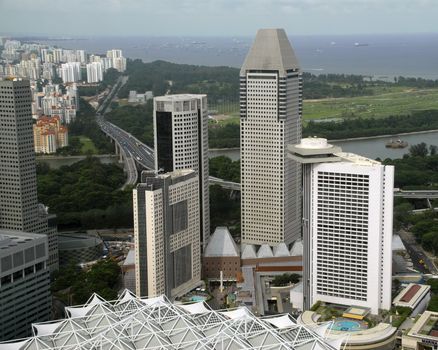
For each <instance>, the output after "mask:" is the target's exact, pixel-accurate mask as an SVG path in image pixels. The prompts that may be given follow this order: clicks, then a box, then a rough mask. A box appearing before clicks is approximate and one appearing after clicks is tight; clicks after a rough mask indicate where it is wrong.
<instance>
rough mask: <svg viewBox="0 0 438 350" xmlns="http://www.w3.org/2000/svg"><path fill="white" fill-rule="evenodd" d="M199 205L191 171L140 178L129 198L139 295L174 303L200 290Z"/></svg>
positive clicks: (197, 185)
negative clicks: (165, 296)
mask: <svg viewBox="0 0 438 350" xmlns="http://www.w3.org/2000/svg"><path fill="white" fill-rule="evenodd" d="M199 200H200V198H199V181H198V176H197V173H196V172H194V171H193V170H176V171H174V172H171V173H167V174H162V175H161V174H160V175H156V174H155V173H154V172H143V173H142V178H141V183H139V184H138V185H137V187H136V188H135V189H134V195H133V201H134V235H135V259H136V261H135V275H136V278H135V280H136V291H137V294H139V295H149V296H154V295H160V294H166V295H167V296H168V297H169V298H172V299H174V298H176V297H178V296H182V295H184V294H186V293H187V292H189V291H190V290H192V289H193V288H196V287H197V286H198V285H199V282H200V280H201V246H200V234H199V232H200V210H199V203H200V202H199Z"/></svg>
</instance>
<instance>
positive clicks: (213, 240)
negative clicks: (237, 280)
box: [204, 226, 240, 257]
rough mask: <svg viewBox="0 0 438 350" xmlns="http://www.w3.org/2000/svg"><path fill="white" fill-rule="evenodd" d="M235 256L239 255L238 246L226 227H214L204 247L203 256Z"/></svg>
mask: <svg viewBox="0 0 438 350" xmlns="http://www.w3.org/2000/svg"><path fill="white" fill-rule="evenodd" d="M215 256H237V257H240V254H239V248H237V245H236V243H235V242H234V240H233V237H231V234H230V231H228V228H227V227H222V226H220V227H216V230H215V231H214V233H213V234H212V235H211V237H210V240H209V241H208V244H207V246H206V247H205V251H204V257H215Z"/></svg>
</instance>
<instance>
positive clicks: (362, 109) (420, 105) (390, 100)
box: [217, 86, 438, 124]
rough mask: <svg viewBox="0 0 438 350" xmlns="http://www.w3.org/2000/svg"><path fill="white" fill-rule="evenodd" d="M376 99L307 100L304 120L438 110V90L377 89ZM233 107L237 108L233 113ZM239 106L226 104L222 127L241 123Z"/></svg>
mask: <svg viewBox="0 0 438 350" xmlns="http://www.w3.org/2000/svg"><path fill="white" fill-rule="evenodd" d="M373 91H374V95H371V96H360V97H345V98H326V99H321V100H304V103H303V118H304V120H315V119H316V120H317V119H332V118H334V119H339V118H342V119H344V118H357V117H362V118H371V117H375V118H385V117H388V116H390V115H406V114H408V113H410V112H412V111H414V110H422V109H438V88H437V89H423V90H419V89H410V88H406V87H400V86H393V87H375V88H373ZM230 107H234V109H233V108H231V109H230ZM238 108H239V106H238V105H237V104H235V105H232V104H227V106H226V107H225V106H224V108H220V107H219V108H217V110H218V111H220V112H222V113H223V114H226V115H228V116H229V117H228V118H223V117H221V118H219V123H220V124H229V123H232V124H236V123H238V122H239V111H238Z"/></svg>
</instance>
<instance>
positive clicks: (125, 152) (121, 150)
mask: <svg viewBox="0 0 438 350" xmlns="http://www.w3.org/2000/svg"><path fill="white" fill-rule="evenodd" d="M127 80H128V78H127V77H120V78H119V79H118V81H117V83H116V84H114V86H113V88H112V90H111V91H110V93H109V94H108V95H107V97H106V98H105V100H104V102H103V103H102V104H101V105H100V107H99V109H98V110H97V114H96V121H97V124H98V125H99V126H100V128H101V130H102V131H103V132H104V133H105V134H106V135H107V136H108V137H110V138H111V139H112V140H113V141H114V143H115V145H116V154H118V155H119V157H120V161H121V162H124V164H125V166H124V168H125V171H126V172H127V179H126V182H125V184H124V187H126V186H129V185H135V184H136V183H137V182H138V173H139V171H140V170H142V169H155V160H154V149H153V148H151V147H149V146H147V145H145V144H144V143H142V142H141V141H140V140H138V139H137V138H136V137H134V136H133V135H131V134H130V133H128V132H126V131H125V130H123V129H121V128H119V127H118V126H117V125H115V124H113V123H110V122H109V121H107V120H106V119H105V118H104V117H103V114H104V113H105V112H106V110H107V109H108V107H109V105H110V103H111V101H112V100H113V99H114V98H115V97H116V94H117V92H118V91H119V90H120V88H121V87H122V86H123V85H124V84H125V83H126V82H127ZM209 182H210V184H211V185H219V186H221V187H222V188H225V189H229V190H233V191H240V190H241V186H240V183H238V182H232V181H226V180H223V179H219V178H217V177H214V176H210V177H209ZM394 196H395V197H402V198H410V199H427V200H428V203H429V205H430V199H436V198H438V190H406V191H405V190H400V189H398V188H396V189H394Z"/></svg>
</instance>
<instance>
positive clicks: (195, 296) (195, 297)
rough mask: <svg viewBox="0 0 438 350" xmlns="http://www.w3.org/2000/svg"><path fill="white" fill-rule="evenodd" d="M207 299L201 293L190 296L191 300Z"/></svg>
mask: <svg viewBox="0 0 438 350" xmlns="http://www.w3.org/2000/svg"><path fill="white" fill-rule="evenodd" d="M206 299H207V298H206V297H203V296H200V295H194V296H192V297H191V298H190V300H191V301H204V300H206Z"/></svg>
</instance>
